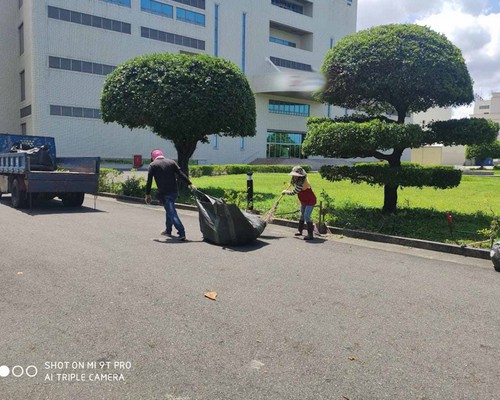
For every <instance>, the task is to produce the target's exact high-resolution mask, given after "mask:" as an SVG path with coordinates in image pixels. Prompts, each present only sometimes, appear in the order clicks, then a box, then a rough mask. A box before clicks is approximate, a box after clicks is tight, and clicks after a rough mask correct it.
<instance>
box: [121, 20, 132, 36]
mask: <svg viewBox="0 0 500 400" xmlns="http://www.w3.org/2000/svg"><path fill="white" fill-rule="evenodd" d="M122 33H126V34H128V35H130V34H131V33H132V25H130V24H129V23H127V22H122Z"/></svg>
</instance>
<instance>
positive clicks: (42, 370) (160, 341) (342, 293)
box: [0, 197, 500, 400]
mask: <svg viewBox="0 0 500 400" xmlns="http://www.w3.org/2000/svg"><path fill="white" fill-rule="evenodd" d="M85 206H86V207H84V208H82V209H79V210H70V209H65V208H63V207H61V206H60V204H59V202H57V201H52V202H49V203H47V204H45V205H44V206H42V207H38V208H36V209H34V210H33V213H31V214H30V213H29V212H27V211H18V210H15V209H12V208H11V207H10V205H9V202H8V199H2V200H1V201H0V250H1V252H0V315H1V324H0V349H1V351H0V399H20V400H21V399H168V400H174V399H175V400H181V399H182V400H188V399H189V400H201V399H203V400H205V399H206V400H215V399H234V400H240V399H243V400H253V399H311V400H312V399H314V400H317V399H339V400H341V399H350V400H361V399H363V400H366V399H391V400H394V399H405V400H407V399H432V400H436V399H446V400H449V399H481V400H482V399H498V398H500V395H499V393H500V368H499V360H500V308H499V304H500V274H498V273H497V272H495V271H494V270H493V268H492V265H491V263H490V262H489V261H487V260H478V259H467V258H463V257H459V256H450V255H443V254H439V253H433V252H428V251H424V250H415V249H407V248H403V247H398V246H392V245H383V244H375V243H370V242H364V241H359V240H353V239H342V238H339V237H331V238H328V239H326V240H319V241H317V242H316V243H307V242H304V241H301V240H297V239H295V238H293V237H292V236H293V230H291V229H289V228H285V227H279V226H269V227H267V228H266V230H265V232H264V235H263V236H262V237H261V238H260V240H258V241H257V242H256V243H255V244H254V245H252V246H249V247H239V248H225V247H219V246H213V245H210V244H208V243H205V242H203V241H202V236H201V233H200V232H199V225H198V221H197V213H194V212H187V211H180V213H181V218H182V220H183V222H184V223H185V225H186V228H187V235H188V239H189V240H188V241H186V242H181V243H179V242H175V241H173V240H167V241H165V239H164V238H163V237H160V236H159V235H158V232H160V231H161V230H162V228H163V218H164V214H163V210H162V209H160V208H158V207H153V206H145V205H138V204H137V205H134V204H126V203H120V202H117V201H115V200H112V199H105V198H99V199H98V200H97V208H96V209H95V210H94V209H93V198H91V197H89V198H87V199H86V202H85ZM207 291H216V292H217V293H218V297H217V300H216V301H212V300H209V299H208V298H206V297H204V293H205V292H207Z"/></svg>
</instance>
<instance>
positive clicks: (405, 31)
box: [320, 24, 473, 123]
mask: <svg viewBox="0 0 500 400" xmlns="http://www.w3.org/2000/svg"><path fill="white" fill-rule="evenodd" d="M321 70H322V72H323V73H324V74H325V76H326V79H327V82H326V86H325V89H324V90H323V92H322V93H321V94H320V99H321V100H322V101H324V102H327V103H330V104H333V105H337V106H340V107H346V108H353V109H357V110H364V111H367V112H368V113H370V114H379V113H381V112H387V111H389V112H393V111H396V112H397V115H398V122H400V123H402V122H403V121H404V118H405V116H406V115H407V113H414V112H419V111H426V110H428V109H429V108H432V107H448V106H458V105H465V104H469V103H470V102H472V100H473V92H472V80H471V78H470V75H469V72H468V70H467V67H466V65H465V62H464V59H463V57H462V54H461V52H460V50H459V49H458V48H457V47H456V46H454V45H453V44H452V43H451V42H450V41H449V40H448V39H447V38H446V37H445V36H444V35H442V34H439V33H437V32H434V31H433V30H431V29H430V28H427V27H425V26H420V25H413V24H391V25H382V26H378V27H374V28H371V29H367V30H363V31H360V32H357V33H355V34H352V35H348V36H346V37H344V38H342V39H341V40H339V42H338V43H337V44H336V45H335V46H334V47H333V48H332V49H331V50H329V51H328V53H327V55H326V57H325V60H324V62H323V65H322V67H321Z"/></svg>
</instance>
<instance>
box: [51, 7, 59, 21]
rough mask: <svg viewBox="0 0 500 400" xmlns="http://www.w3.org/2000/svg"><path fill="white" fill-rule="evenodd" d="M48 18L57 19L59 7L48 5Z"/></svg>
mask: <svg viewBox="0 0 500 400" xmlns="http://www.w3.org/2000/svg"><path fill="white" fill-rule="evenodd" d="M49 18H55V19H59V8H57V7H51V6H49Z"/></svg>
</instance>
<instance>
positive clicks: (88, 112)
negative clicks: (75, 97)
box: [83, 108, 94, 118]
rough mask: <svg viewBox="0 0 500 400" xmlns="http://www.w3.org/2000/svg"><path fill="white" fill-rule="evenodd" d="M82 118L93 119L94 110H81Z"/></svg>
mask: <svg viewBox="0 0 500 400" xmlns="http://www.w3.org/2000/svg"><path fill="white" fill-rule="evenodd" d="M83 116H84V118H94V110H93V109H92V108H84V109H83Z"/></svg>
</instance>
